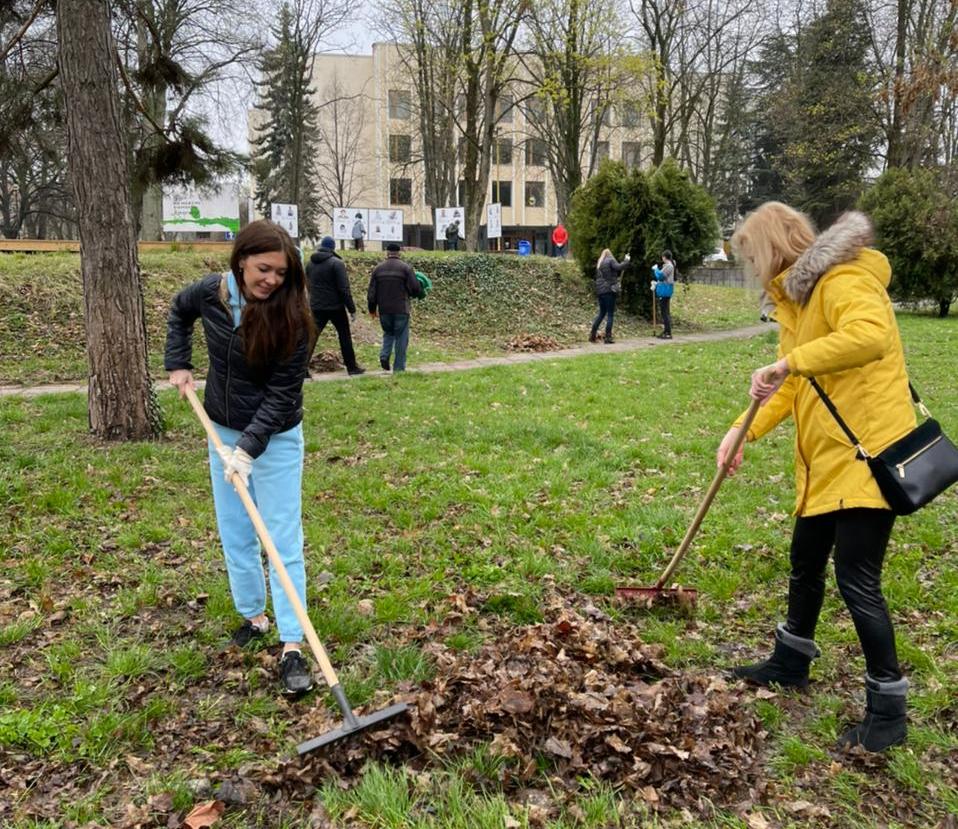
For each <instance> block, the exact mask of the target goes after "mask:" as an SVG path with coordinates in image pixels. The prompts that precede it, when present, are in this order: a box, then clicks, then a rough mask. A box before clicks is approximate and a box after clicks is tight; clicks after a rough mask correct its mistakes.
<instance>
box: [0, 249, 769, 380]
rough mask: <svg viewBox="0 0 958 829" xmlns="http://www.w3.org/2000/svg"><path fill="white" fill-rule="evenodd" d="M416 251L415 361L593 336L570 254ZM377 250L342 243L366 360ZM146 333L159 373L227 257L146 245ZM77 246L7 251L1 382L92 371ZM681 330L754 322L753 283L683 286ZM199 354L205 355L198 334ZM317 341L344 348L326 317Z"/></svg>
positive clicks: (370, 353)
mask: <svg viewBox="0 0 958 829" xmlns="http://www.w3.org/2000/svg"><path fill="white" fill-rule="evenodd" d="M408 258H409V259H410V261H411V262H412V263H413V264H414V265H415V266H416V267H417V268H420V269H421V270H423V271H425V272H426V273H428V274H430V276H431V277H432V279H433V283H434V290H433V291H432V292H431V293H430V295H429V297H428V299H426V300H425V301H423V302H416V303H414V304H413V323H412V340H411V345H410V352H409V362H410V365H416V364H422V363H424V362H434V361H452V360H458V359H466V358H470V357H477V356H488V355H495V354H503V353H505V352H506V346H507V343H508V341H509V339H510V338H512V337H514V336H517V335H521V334H533V335H540V336H546V337H551V338H553V339H554V340H556V341H557V342H558V343H559V344H560V345H563V346H568V345H573V344H581V343H583V342H584V341H585V340H586V339H587V337H588V331H589V325H590V323H591V321H592V317H593V316H594V314H595V308H594V305H595V300H594V297H593V296H592V294H591V292H590V289H589V286H588V285H587V284H586V283H585V282H584V280H582V278H581V276H580V275H579V273H578V271H577V270H576V268H575V265H574V264H573V263H572V262H571V261H560V260H556V259H548V258H546V257H541V256H534V257H528V258H520V257H515V256H512V257H506V256H501V257H493V256H480V255H475V254H444V253H417V254H410V255H409V257H408ZM380 260H381V256H379V255H377V254H356V253H351V252H347V253H346V263H347V266H348V270H349V275H350V281H351V284H352V292H353V297H354V298H355V300H356V305H357V308H358V309H359V311H360V316H359V318H358V320H357V323H356V324H355V326H354V329H353V335H354V340H355V342H356V344H357V353H358V355H359V360H360V362H361V363H363V364H365V365H366V366H372V367H378V359H377V357H376V354H377V352H378V343H379V342H380V341H381V338H382V332H381V331H380V329H379V324H378V322H376V321H375V320H371V319H370V318H369V317H368V316H367V315H366V314H364V313H363V312H364V311H365V308H366V304H365V298H366V288H367V286H368V284H369V273H370V272H371V270H372V268H373V266H374V265H375V264H376V263H377V262H379V261H380ZM140 261H141V267H142V273H143V292H144V299H145V304H146V314H147V331H148V336H149V354H150V368H151V371H153V372H154V374H155V375H156V376H162V364H163V359H162V355H163V341H164V337H165V333H166V331H165V319H166V312H167V308H168V307H169V302H170V299H171V298H172V297H173V296H174V294H175V293H176V292H177V291H178V290H180V288H182V287H183V286H184V285H186V284H188V283H189V282H191V281H193V280H195V279H198V278H199V277H200V276H201V275H203V274H204V273H207V272H209V271H211V270H222V269H223V268H225V267H227V261H226V258H225V257H223V258H221V259H216V260H209V261H204V257H203V255H201V254H199V253H195V252H192V251H188V250H187V251H178V252H175V253H156V252H147V253H144V254H143V255H142V256H141V260H140ZM79 268H80V260H79V255H78V254H69V253H65V254H5V255H2V256H0V308H2V309H3V312H2V325H0V383H13V384H21V385H24V384H25V385H38V384H43V383H53V382H64V381H70V380H82V379H83V378H85V376H86V355H85V352H84V341H83V301H82V284H81V279H80V270H79ZM673 307H674V309H675V310H674V314H675V320H676V322H675V326H676V330H677V331H690V330H696V331H700V330H706V329H718V328H730V327H735V326H736V325H744V324H750V323H753V322H755V320H756V312H755V309H756V307H757V297H756V295H755V294H754V292H748V291H743V290H736V289H725V288H715V287H709V286H701V285H692V286H689V287H688V288H683V287H680V288H679V290H678V291H677V294H676V299H675V300H674V303H673ZM649 331H650V328H649V325H648V322H643V321H640V320H638V319H636V318H635V317H633V316H631V315H629V314H627V313H624V312H619V313H617V315H616V335H617V336H618V337H620V338H627V337H637V336H645V335H647V334H648V333H649ZM196 346H197V348H196V364H197V366H203V365H205V361H206V358H205V354H204V353H203V348H202V335H200V336H198V337H197V340H196ZM317 350H319V351H322V350H328V351H333V352H335V353H336V354H338V353H339V346H338V343H337V341H336V332H335V330H334V329H333V328H332V326H328V327H327V329H326V331H325V332H324V333H323V335H322V337H321V338H320V340H319V343H318V345H317Z"/></svg>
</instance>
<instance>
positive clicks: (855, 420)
mask: <svg viewBox="0 0 958 829" xmlns="http://www.w3.org/2000/svg"><path fill="white" fill-rule="evenodd" d="M871 239H872V230H871V225H870V223H869V221H868V219H867V218H866V217H865V216H864V215H863V214H861V213H846V214H845V215H844V216H842V217H841V218H840V219H839V220H838V221H837V222H836V223H835V224H834V225H832V227H830V228H829V229H828V230H827V231H825V232H824V233H822V234H820V235H819V236H818V237H817V238H816V240H815V241H814V242H813V243H812V245H811V247H810V248H809V249H808V250H806V251H805V252H804V253H803V254H802V255H801V256H800V257H799V259H798V260H797V261H796V262H795V264H794V265H792V267H791V268H789V269H788V270H786V271H783V272H782V273H780V274H779V275H778V276H776V277H775V278H774V279H773V280H772V281H771V282H770V283H769V285H768V292H769V295H770V296H771V297H772V299H773V300H774V301H775V305H776V311H775V319H776V320H777V321H778V323H779V325H780V333H779V345H778V354H779V358H782V357H785V358H786V359H787V361H788V367H789V369H790V371H791V374H790V375H789V376H788V377H787V378H786V380H785V382H784V383H783V384H782V386H781V388H779V390H778V391H777V392H775V394H774V395H773V396H772V397H771V398H770V399H769V400H768V402H767V403H766V405H765V406H763V407H762V408H760V409H759V411H758V414H757V415H756V417H755V420H754V421H753V423H752V427H751V428H750V429H749V433H748V440H750V441H751V440H758V438H760V437H761V436H762V435H764V434H765V433H766V432H768V431H769V430H770V429H772V428H773V427H775V426H776V425H777V424H778V423H780V422H781V421H782V420H783V419H784V418H786V417H787V416H788V415H789V414H791V416H792V417H793V418H794V420H795V488H796V500H795V514H796V515H800V516H812V515H821V514H823V513H826V512H833V511H835V510H840V509H851V508H853V507H873V508H879V509H889V506H888V502H887V501H886V500H885V499H884V497H883V496H882V494H881V491H880V490H879V488H878V484H877V483H875V479H874V478H873V477H872V474H871V471H870V470H869V468H868V464H867V463H865V462H864V461H862V460H858V459H857V457H856V451H855V448H854V447H853V445H852V442H851V441H850V440H849V439H848V437H847V436H846V435H845V433H844V432H843V431H842V429H841V427H840V426H839V425H838V423H837V422H836V421H835V419H834V418H833V417H832V415H831V414H830V413H829V411H828V409H827V408H826V407H825V404H824V403H823V402H822V400H821V398H819V396H818V394H817V393H816V391H815V390H814V389H813V388H812V386H811V383H809V381H808V379H807V378H809V377H815V378H816V379H817V380H818V382H819V384H820V385H821V387H822V388H823V389H824V390H825V392H826V393H827V394H828V396H829V397H830V398H831V399H832V402H833V403H834V404H835V408H836V409H838V413H839V414H840V415H841V416H842V418H843V419H844V421H845V422H846V423H847V424H848V426H849V428H850V429H851V430H852V432H853V433H854V434H855V436H856V437H857V438H858V440H859V441H860V442H861V445H862V447H863V448H864V449H865V451H867V452H868V453H869V454H870V455H877V454H878V453H879V452H882V451H883V450H884V449H885V448H887V447H888V446H889V445H890V444H892V443H894V442H895V441H896V440H898V439H899V438H901V437H903V436H904V435H906V434H907V433H908V432H909V431H911V430H912V429H914V428H915V411H914V407H913V405H912V403H911V395H910V393H909V391H908V376H907V373H906V371H905V358H904V353H903V351H902V344H901V337H900V336H899V333H898V323H897V322H896V320H895V312H894V310H893V308H892V305H891V300H890V299H889V297H888V292H887V290H886V289H887V287H888V283H889V281H890V279H891V267H890V265H889V264H888V260H887V259H886V258H885V256H884V254H882V253H879V252H878V251H876V250H872V249H870V248H867V247H866V246H867V245H868V244H869V243H870V242H871ZM743 418H744V415H743V416H742V417H739V419H738V420H736V422H735V425H739V424H740V423H741V422H742V420H743Z"/></svg>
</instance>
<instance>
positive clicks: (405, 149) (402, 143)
mask: <svg viewBox="0 0 958 829" xmlns="http://www.w3.org/2000/svg"><path fill="white" fill-rule="evenodd" d="M411 157H412V136H410V135H390V136H389V160H390V161H392V162H394V163H398V164H403V163H405V162H407V161H409V159H410V158H411Z"/></svg>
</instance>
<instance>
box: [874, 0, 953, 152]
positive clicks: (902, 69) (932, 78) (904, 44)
mask: <svg viewBox="0 0 958 829" xmlns="http://www.w3.org/2000/svg"><path fill="white" fill-rule="evenodd" d="M867 16H868V19H867V25H868V28H869V34H870V38H871V43H872V52H873V60H874V63H875V65H876V67H877V70H878V72H879V73H880V77H881V84H882V90H881V94H880V96H879V99H878V102H879V106H878V113H877V114H878V118H879V119H880V122H881V126H882V131H883V133H884V137H885V143H886V146H887V151H886V164H887V166H888V167H915V166H919V165H922V164H930V165H934V164H940V163H942V162H944V161H946V160H947V159H948V158H950V157H953V156H951V154H950V153H951V151H952V148H953V147H954V146H955V142H956V140H958V138H956V136H955V134H954V118H953V113H954V108H955V100H956V98H958V0H893V1H892V2H883V0H871V2H870V3H869V4H868V6H867Z"/></svg>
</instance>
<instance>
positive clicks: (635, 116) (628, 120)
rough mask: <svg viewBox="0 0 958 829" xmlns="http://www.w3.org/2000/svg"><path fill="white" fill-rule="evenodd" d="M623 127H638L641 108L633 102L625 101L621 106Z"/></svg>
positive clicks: (620, 112)
mask: <svg viewBox="0 0 958 829" xmlns="http://www.w3.org/2000/svg"><path fill="white" fill-rule="evenodd" d="M619 114H620V115H621V117H622V126H623V127H637V126H638V125H639V108H638V106H637V105H636V104H633V103H628V102H627V103H624V104H621V105H620V106H619Z"/></svg>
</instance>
